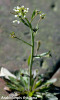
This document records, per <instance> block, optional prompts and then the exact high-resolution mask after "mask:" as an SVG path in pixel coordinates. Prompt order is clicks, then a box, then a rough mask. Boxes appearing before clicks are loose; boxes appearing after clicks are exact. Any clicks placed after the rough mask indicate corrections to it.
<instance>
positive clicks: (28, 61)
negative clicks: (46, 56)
mask: <svg viewBox="0 0 60 100" xmlns="http://www.w3.org/2000/svg"><path fill="white" fill-rule="evenodd" d="M30 60H31V55H30V56H29V58H28V66H29V65H30Z"/></svg>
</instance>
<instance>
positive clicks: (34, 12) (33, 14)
mask: <svg viewBox="0 0 60 100" xmlns="http://www.w3.org/2000/svg"><path fill="white" fill-rule="evenodd" d="M35 14H36V10H34V11H33V13H32V16H31V20H32V19H33V18H34V17H35Z"/></svg>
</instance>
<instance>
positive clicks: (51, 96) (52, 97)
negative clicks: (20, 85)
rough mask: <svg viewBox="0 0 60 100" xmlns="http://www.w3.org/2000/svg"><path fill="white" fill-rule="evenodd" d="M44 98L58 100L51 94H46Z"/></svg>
mask: <svg viewBox="0 0 60 100" xmlns="http://www.w3.org/2000/svg"><path fill="white" fill-rule="evenodd" d="M46 97H47V98H48V100H58V98H57V97H56V96H54V95H53V94H52V93H47V94H46Z"/></svg>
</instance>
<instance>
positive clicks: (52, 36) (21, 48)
mask: <svg viewBox="0 0 60 100" xmlns="http://www.w3.org/2000/svg"><path fill="white" fill-rule="evenodd" d="M17 5H25V7H29V8H30V12H29V14H28V18H30V15H31V13H32V10H33V9H35V8H37V9H38V10H42V11H43V12H44V13H46V18H45V19H44V20H43V21H42V22H40V29H39V31H38V34H37V36H36V38H35V41H37V40H40V41H41V47H40V50H39V52H38V53H43V52H46V51H49V50H51V53H52V57H51V58H43V59H42V60H43V63H42V66H40V65H41V64H40V61H41V59H39V60H38V61H35V63H34V65H33V66H34V68H36V66H37V68H42V69H43V70H44V71H45V70H47V71H48V72H53V71H54V72H56V71H57V69H59V67H60V59H59V58H60V0H57V1H56V0H48V1H47V0H0V68H1V67H5V68H7V69H9V70H10V71H15V70H16V69H20V68H27V59H28V56H29V54H30V48H29V47H28V46H27V45H25V44H23V43H22V42H20V41H16V40H14V39H12V38H11V37H10V33H11V32H13V31H14V32H15V33H16V35H17V36H19V37H20V36H21V37H22V38H23V39H24V40H26V41H28V42H30V34H29V29H27V28H26V27H25V26H24V25H23V24H21V25H16V26H13V24H12V21H13V20H14V16H13V15H12V14H11V13H10V12H12V9H13V7H15V6H17ZM36 22H37V19H36V20H35V21H34V22H33V25H34V26H35V25H36ZM35 47H36V42H35ZM59 77H60V71H59ZM1 82H2V83H4V82H3V81H1V80H0V85H1ZM57 83H58V82H57ZM59 86H60V85H59ZM2 88H3V86H2ZM2 88H1V89H2ZM1 89H0V95H2V92H3V89H2V90H1ZM3 94H4V93H3ZM5 95H6V94H5Z"/></svg>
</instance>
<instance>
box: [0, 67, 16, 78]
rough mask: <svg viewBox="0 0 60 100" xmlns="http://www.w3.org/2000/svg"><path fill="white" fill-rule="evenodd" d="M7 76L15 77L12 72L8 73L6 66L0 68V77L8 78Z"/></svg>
mask: <svg viewBox="0 0 60 100" xmlns="http://www.w3.org/2000/svg"><path fill="white" fill-rule="evenodd" d="M9 76H11V77H13V78H16V76H15V75H13V74H12V73H10V72H9V71H8V70H7V69H6V68H3V67H2V68H1V71H0V77H5V78H6V79H9Z"/></svg>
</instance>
